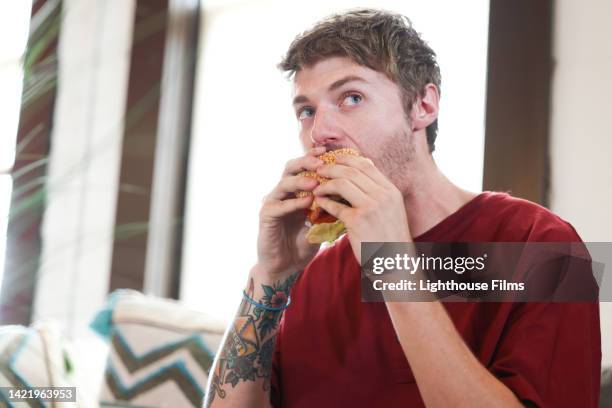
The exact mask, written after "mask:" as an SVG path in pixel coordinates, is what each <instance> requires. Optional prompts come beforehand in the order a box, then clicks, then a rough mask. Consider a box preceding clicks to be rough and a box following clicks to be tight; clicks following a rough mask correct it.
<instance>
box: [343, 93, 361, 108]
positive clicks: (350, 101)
mask: <svg viewBox="0 0 612 408" xmlns="http://www.w3.org/2000/svg"><path fill="white" fill-rule="evenodd" d="M362 99H363V98H362V97H361V95H359V94H355V93H352V94H347V95H345V96H344V102H346V104H347V105H357V104H358V103H359V102H361V100H362Z"/></svg>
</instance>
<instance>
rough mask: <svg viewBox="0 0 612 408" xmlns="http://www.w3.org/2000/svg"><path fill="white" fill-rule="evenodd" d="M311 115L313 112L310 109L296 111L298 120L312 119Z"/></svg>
mask: <svg viewBox="0 0 612 408" xmlns="http://www.w3.org/2000/svg"><path fill="white" fill-rule="evenodd" d="M312 115H314V111H313V109H312V108H302V109H300V110H299V111H298V119H299V120H302V119H306V118H310V117H312Z"/></svg>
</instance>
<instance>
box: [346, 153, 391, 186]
mask: <svg viewBox="0 0 612 408" xmlns="http://www.w3.org/2000/svg"><path fill="white" fill-rule="evenodd" d="M336 163H337V164H343V165H346V166H349V167H353V168H355V169H358V170H359V171H361V172H362V173H363V174H365V175H366V176H367V177H369V178H370V179H371V180H372V181H373V182H374V183H376V184H377V185H379V186H381V187H390V185H391V184H392V183H391V181H389V179H388V178H387V177H386V176H385V175H384V174H383V173H382V172H381V171H380V170H378V168H377V167H376V166H375V165H374V162H373V161H372V160H370V159H368V158H367V157H358V156H351V155H348V154H343V155H340V156H338V157H337V158H336Z"/></svg>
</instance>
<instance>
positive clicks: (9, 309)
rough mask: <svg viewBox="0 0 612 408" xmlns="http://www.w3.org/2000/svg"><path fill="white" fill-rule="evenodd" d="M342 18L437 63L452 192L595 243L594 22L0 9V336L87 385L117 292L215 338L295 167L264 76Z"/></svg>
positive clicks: (610, 229)
mask: <svg viewBox="0 0 612 408" xmlns="http://www.w3.org/2000/svg"><path fill="white" fill-rule="evenodd" d="M357 6H372V7H377V8H386V9H389V10H393V11H396V12H400V13H402V14H404V15H406V16H408V17H409V18H410V19H411V20H412V22H413V25H414V27H415V28H416V30H417V31H418V32H420V33H422V35H423V37H424V39H425V40H426V41H427V42H428V43H429V44H430V45H431V46H432V48H433V49H434V50H435V51H436V53H437V54H438V62H439V65H440V66H441V70H442V99H441V108H440V118H439V124H440V130H439V136H438V142H437V145H436V151H435V153H434V157H435V159H436V162H437V163H438V165H439V166H440V167H441V169H442V170H443V172H445V174H447V175H448V176H449V177H450V179H451V180H453V181H454V182H456V183H457V184H458V185H460V186H461V187H463V188H466V189H469V190H472V191H483V190H495V191H508V192H510V193H511V194H513V195H515V196H518V197H523V198H526V199H529V200H531V201H534V202H537V203H540V204H542V205H544V206H546V207H548V208H550V209H551V210H552V211H554V212H555V213H557V214H559V215H560V216H561V217H562V218H564V219H566V220H567V221H569V222H570V223H571V224H572V225H573V226H574V227H575V228H576V230H577V231H578V233H579V234H580V235H581V237H582V238H583V240H585V241H612V211H611V210H610V209H611V208H612V164H611V162H610V160H609V157H610V155H611V154H612V103H610V101H609V97H608V96H609V95H610V94H611V93H612V75H611V72H612V48H610V46H609V41H608V39H609V38H611V37H612V28H611V26H610V25H609V24H608V21H607V19H606V17H607V16H610V15H611V14H612V4H611V3H610V2H609V1H606V0H589V1H586V2H580V3H579V2H575V1H571V0H558V1H556V2H552V1H539V2H533V1H530V0H518V1H514V2H506V1H501V0H490V1H487V0H473V1H469V2H455V1H452V0H437V1H428V2H422V1H412V0H410V1H408V0H405V1H401V2H399V1H390V0H387V1H381V0H377V1H360V2H358V1H344V0H325V1H324V0H311V1H309V2H306V3H304V2H293V1H280V0H251V1H248V0H208V1H199V0H105V1H96V0H20V1H11V2H2V3H1V4H0V89H1V90H2V91H1V92H0V109H1V111H0V112H1V115H2V120H1V121H0V282H1V291H0V319H1V321H0V323H1V324H3V325H8V324H19V325H24V326H27V325H30V324H32V323H35V322H38V321H48V320H51V321H53V322H55V324H57V325H58V327H59V330H60V331H61V333H62V335H63V336H64V337H65V338H66V339H68V341H70V342H71V344H72V345H73V347H74V349H75V350H76V351H75V354H76V355H80V356H81V360H80V361H81V362H80V364H81V366H82V367H85V368H84V369H86V370H91V371H96V370H97V368H98V367H102V368H103V365H104V359H105V358H106V357H105V353H104V346H103V345H102V343H101V342H100V341H99V340H97V339H96V337H94V334H93V333H92V331H91V330H90V328H89V326H88V325H89V323H90V321H91V319H92V317H93V316H94V315H95V314H96V313H97V312H98V311H99V310H100V309H101V308H103V307H104V305H105V299H106V298H107V295H108V294H109V293H111V292H113V291H114V290H116V289H121V288H128V289H134V290H137V291H140V292H143V293H145V294H147V295H154V296H157V297H161V298H169V299H177V300H180V301H181V304H182V305H185V307H187V308H190V309H191V310H197V311H202V312H204V313H206V314H207V315H210V316H211V317H212V318H214V319H216V320H218V321H220V322H223V323H227V322H229V321H230V319H231V318H232V316H233V314H234V312H235V309H236V306H237V304H238V302H239V297H240V290H241V289H242V285H243V284H244V282H245V279H246V275H247V273H248V270H249V268H250V267H251V266H252V265H253V263H254V261H255V243H256V233H257V229H256V228H257V214H258V211H259V207H260V203H261V199H262V198H263V196H264V195H265V194H266V193H267V192H268V191H269V190H270V189H271V188H272V187H273V186H274V184H276V182H277V180H278V178H279V176H280V173H281V170H282V168H283V166H284V163H285V161H286V160H288V159H290V158H292V157H295V156H297V155H299V154H300V146H299V141H298V133H297V123H296V122H295V119H294V115H293V114H292V110H291V106H290V92H291V82H289V81H288V80H287V79H286V78H285V77H284V75H283V74H282V73H280V72H279V71H278V70H277V68H276V64H277V63H278V62H279V61H280V59H281V56H282V55H283V53H284V52H285V50H286V49H287V47H288V45H289V43H290V42H291V40H292V39H293V38H294V36H295V35H297V34H298V33H301V32H302V31H304V30H306V29H307V28H308V27H309V26H310V25H312V24H313V23H314V22H315V21H317V20H318V19H320V18H322V17H324V16H326V15H328V14H330V13H334V12H338V11H341V10H343V9H347V8H351V7H357ZM611 306H612V305H611V304H606V303H601V322H602V346H603V363H604V364H606V365H611V364H612V307H611ZM92 351H94V352H92ZM98 351H99V352H98ZM102 368H100V370H98V371H99V373H100V374H99V377H100V378H101V376H102ZM98 380H99V379H96V380H93V379H92V380H91V385H90V387H91V388H92V389H94V388H95V387H96V386H95V383H96V381H98Z"/></svg>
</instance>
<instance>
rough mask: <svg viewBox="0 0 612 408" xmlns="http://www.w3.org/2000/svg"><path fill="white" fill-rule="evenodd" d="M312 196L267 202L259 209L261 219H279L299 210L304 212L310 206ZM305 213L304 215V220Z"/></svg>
mask: <svg viewBox="0 0 612 408" xmlns="http://www.w3.org/2000/svg"><path fill="white" fill-rule="evenodd" d="M312 200H313V197H312V196H308V197H302V198H288V199H286V200H282V201H274V202H269V203H267V204H266V205H264V206H263V207H262V208H261V216H262V217H263V218H281V217H284V216H285V215H287V214H291V213H293V212H296V211H299V210H302V211H303V210H306V209H307V208H309V207H310V206H311V205H312ZM305 217H306V213H304V218H305Z"/></svg>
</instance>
